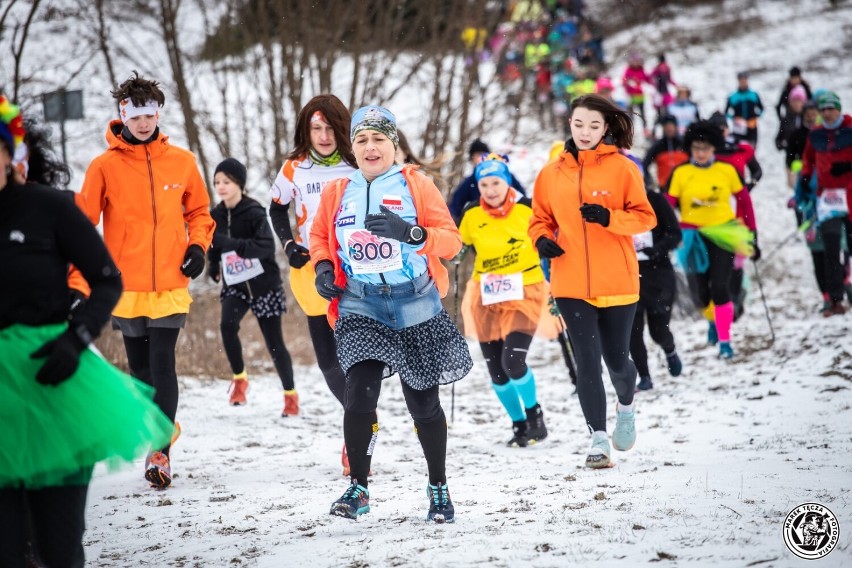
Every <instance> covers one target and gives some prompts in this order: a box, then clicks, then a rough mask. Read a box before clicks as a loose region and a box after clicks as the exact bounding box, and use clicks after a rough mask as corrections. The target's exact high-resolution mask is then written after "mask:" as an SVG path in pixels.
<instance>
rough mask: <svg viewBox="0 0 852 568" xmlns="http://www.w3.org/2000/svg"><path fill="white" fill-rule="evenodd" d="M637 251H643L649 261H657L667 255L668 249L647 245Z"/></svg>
mask: <svg viewBox="0 0 852 568" xmlns="http://www.w3.org/2000/svg"><path fill="white" fill-rule="evenodd" d="M639 252H641V253H644V254H645V256H647V257H648V260H650V261H651V262H657V261H658V260H662V259H664V258H666V257H667V256H668V254H669V253H668V251H667V250H664V249H661V248H658V247H647V248H643V249H642V250H640V251H639Z"/></svg>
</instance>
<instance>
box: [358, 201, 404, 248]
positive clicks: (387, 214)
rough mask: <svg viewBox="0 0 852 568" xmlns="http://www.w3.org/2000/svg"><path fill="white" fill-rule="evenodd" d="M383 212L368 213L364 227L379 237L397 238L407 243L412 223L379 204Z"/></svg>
mask: <svg viewBox="0 0 852 568" xmlns="http://www.w3.org/2000/svg"><path fill="white" fill-rule="evenodd" d="M379 211H381V213H373V214H370V215H367V217H366V218H365V219H364V227H365V228H366V229H367V230H368V231H370V232H371V233H372V234H374V235H376V236H377V237H385V238H388V239H396V240H398V241H399V242H401V243H407V242H408V241H409V236H410V233H411V227H413V226H414V225H412V224H411V223H409V222H408V221H406V220H405V219H403V218H402V217H400V216H399V215H397V214H396V213H394V212H393V211H391V210H390V209H388V208H387V207H385V206H384V205H379Z"/></svg>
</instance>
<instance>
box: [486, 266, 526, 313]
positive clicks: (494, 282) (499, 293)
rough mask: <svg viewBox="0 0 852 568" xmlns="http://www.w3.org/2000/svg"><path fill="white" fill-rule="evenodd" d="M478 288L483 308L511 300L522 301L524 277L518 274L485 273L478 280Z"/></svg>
mask: <svg viewBox="0 0 852 568" xmlns="http://www.w3.org/2000/svg"><path fill="white" fill-rule="evenodd" d="M479 288H480V291H481V292H482V305H483V306H490V305H491V304H498V303H500V302H509V301H511V300H523V299H524V275H523V274H521V273H520V272H516V273H514V274H493V273H490V272H486V273H485V274H483V275H482V277H480V279H479Z"/></svg>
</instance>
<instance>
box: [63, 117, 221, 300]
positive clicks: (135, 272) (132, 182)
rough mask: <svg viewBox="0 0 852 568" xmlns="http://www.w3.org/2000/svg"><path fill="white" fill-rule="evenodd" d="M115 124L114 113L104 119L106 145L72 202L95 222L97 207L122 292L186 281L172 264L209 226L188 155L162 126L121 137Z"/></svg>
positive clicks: (203, 240)
mask: <svg viewBox="0 0 852 568" xmlns="http://www.w3.org/2000/svg"><path fill="white" fill-rule="evenodd" d="M122 128H123V125H122V123H121V121H120V120H113V121H112V122H110V124H109V127H108V128H107V132H106V139H107V142H108V143H109V148H108V149H107V151H106V152H104V153H103V154H101V155H100V156H98V157H97V158H95V159H94V160H92V163H91V164H90V165H89V168H88V169H87V170H86V178H85V180H84V181H83V188H82V189H81V190H80V193H78V194H77V195H76V201H77V206H78V207H80V209H82V210H83V213H85V214H86V216H87V217H88V218H89V220H90V221H91V222H92V223H93V224H95V225H97V224H98V223H99V222H100V218H101V213H103V223H104V226H103V228H104V242H105V243H106V246H107V248H108V249H109V252H110V254H111V255H112V258H113V260H114V261H115V264H116V265H117V266H118V268H119V270H120V271H121V279H122V281H123V283H124V291H125V292H162V291H167V290H175V289H179V288H187V287H188V286H189V278H187V277H186V276H184V275H183V274H182V273H181V271H180V266H181V264H182V263H183V258H184V255H185V254H186V249H187V247H189V245H198V246H200V247H201V249H202V250H204V251H206V250H207V249H208V247H209V246H210V242H211V241H212V239H213V229H214V227H215V226H216V224H215V223H214V221H213V218H212V217H210V198H209V196H208V195H207V189H206V188H205V186H204V181H203V180H202V179H201V174H200V173H199V171H198V165H197V164H196V162H195V156H194V155H193V154H192V152H189V151H188V150H184V149H182V148H178V147H176V146H171V145H170V144H169V138H168V136H165V135H163V134H162V133H160V135H159V138H158V139H157V140H155V141H153V142H151V143H149V144H138V145H133V144H129V143H127V142H125V141H124V140H123V139H122V138H121V136H119V134H120V133H121V130H122ZM72 279H73V278H72Z"/></svg>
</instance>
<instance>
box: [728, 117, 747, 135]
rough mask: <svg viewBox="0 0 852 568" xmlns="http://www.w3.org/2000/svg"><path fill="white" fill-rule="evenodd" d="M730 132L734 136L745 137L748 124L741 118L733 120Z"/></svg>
mask: <svg viewBox="0 0 852 568" xmlns="http://www.w3.org/2000/svg"><path fill="white" fill-rule="evenodd" d="M731 131H732V132H733V133H734V134H739V135H745V134H747V133H748V122H747V121H746V119H744V118H741V117H736V118H734V125H733V128H732V129H731Z"/></svg>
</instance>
